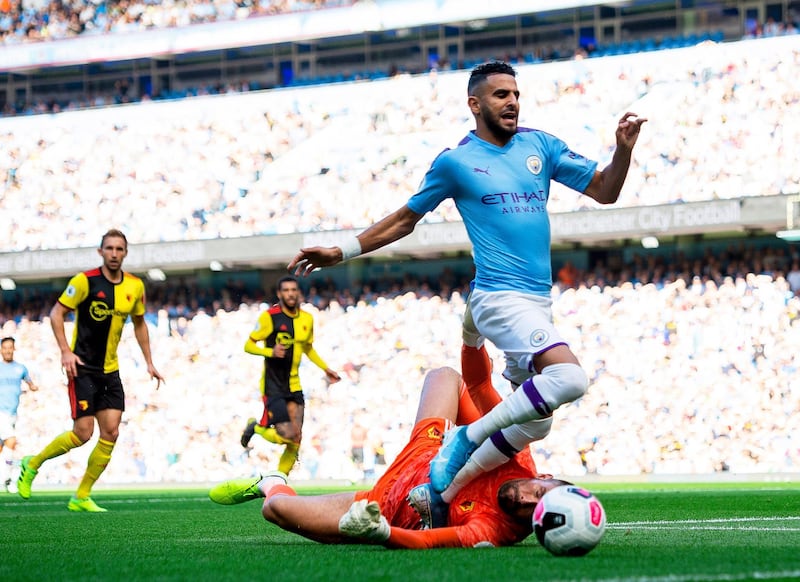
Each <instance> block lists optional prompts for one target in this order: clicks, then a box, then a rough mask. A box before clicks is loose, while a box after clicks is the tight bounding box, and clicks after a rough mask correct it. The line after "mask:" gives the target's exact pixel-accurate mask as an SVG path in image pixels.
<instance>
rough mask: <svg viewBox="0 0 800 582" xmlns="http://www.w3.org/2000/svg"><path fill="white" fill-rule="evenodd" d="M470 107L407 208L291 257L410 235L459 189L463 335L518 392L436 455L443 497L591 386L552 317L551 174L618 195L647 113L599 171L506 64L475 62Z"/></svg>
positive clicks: (319, 259)
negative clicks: (501, 358) (500, 362)
mask: <svg viewBox="0 0 800 582" xmlns="http://www.w3.org/2000/svg"><path fill="white" fill-rule="evenodd" d="M467 93H468V96H467V105H468V106H469V109H470V111H471V112H472V115H473V117H474V118H475V124H476V128H475V129H474V130H473V131H471V132H469V133H468V134H467V135H466V136H465V137H464V138H463V139H462V140H461V142H460V143H459V144H458V146H457V147H456V148H454V149H449V150H445V151H444V152H442V153H441V154H439V156H438V157H437V158H436V159H435V160H434V161H433V164H432V165H431V167H430V169H429V170H428V172H427V174H426V175H425V178H424V180H423V182H422V185H421V186H420V189H419V190H418V192H417V193H416V194H415V195H414V196H412V197H411V198H410V199H409V200H408V202H407V203H406V204H405V205H404V206H403V207H402V208H400V209H399V210H396V211H395V212H394V213H392V214H390V215H389V216H387V217H385V218H383V219H382V220H380V221H378V222H377V223H375V224H373V225H372V226H370V227H369V228H367V229H366V230H365V231H363V232H362V233H360V234H359V235H358V236H354V237H352V238H351V239H348V240H346V241H345V242H344V243H342V245H341V246H338V247H310V248H303V249H301V250H300V252H299V253H298V254H297V255H296V256H295V257H294V259H292V261H291V262H290V263H289V265H288V268H289V270H293V271H294V272H295V274H298V275H299V274H303V275H307V274H309V273H311V272H312V271H314V270H316V269H318V268H321V267H327V266H330V265H335V264H337V263H339V262H340V261H344V260H347V259H351V258H353V257H356V256H359V255H361V254H364V253H368V252H371V251H374V250H376V249H379V248H381V247H384V246H386V245H388V244H391V243H393V242H395V241H397V240H399V239H401V238H403V237H404V236H407V235H408V234H410V233H411V232H412V231H413V230H414V227H415V226H416V224H417V223H418V222H419V221H420V220H421V219H422V217H423V216H424V215H425V214H426V213H427V212H430V211H432V210H434V209H435V208H436V207H437V206H438V205H439V204H440V203H441V202H443V201H444V200H446V199H447V198H451V199H452V200H453V201H454V202H455V205H456V207H457V208H458V211H459V213H460V214H461V217H462V218H463V220H464V225H465V227H466V229H467V233H468V235H469V238H470V241H471V243H472V249H473V256H474V262H475V279H474V281H473V283H472V292H471V293H470V297H469V300H468V302H467V310H466V313H465V317H464V328H463V337H464V342H465V343H466V344H467V345H469V346H473V347H476V346H481V345H482V344H483V342H484V341H485V339H488V340H490V341H491V342H492V343H493V344H494V345H495V346H497V347H498V348H499V349H501V350H502V351H503V352H504V353H505V359H506V369H505V371H504V373H503V374H504V376H505V377H506V378H507V379H508V380H509V381H510V382H511V383H512V385H513V387H514V388H515V390H514V392H512V394H511V395H510V396H509V397H508V398H506V399H505V401H504V402H502V403H501V404H499V405H498V406H496V407H495V408H494V409H493V410H492V411H491V412H490V413H489V414H487V415H486V416H484V417H482V418H480V419H479V420H477V421H476V422H474V423H471V424H470V425H467V426H463V427H458V428H457V429H456V430H454V431H451V432H450V433H449V434H448V435H447V436H446V438H445V442H444V445H443V446H442V448H441V450H440V452H439V454H438V455H437V457H436V458H435V459H434V460H433V461H432V462H431V482H432V485H433V488H434V489H435V490H436V491H438V492H441V493H442V497H443V498H444V501H445V502H450V501H452V500H453V499H454V497H455V495H456V493H457V492H458V490H459V489H460V488H461V487H463V486H464V485H465V484H466V483H469V482H470V481H471V480H472V479H473V478H475V477H476V476H477V475H479V474H481V473H483V472H485V471H488V470H490V469H492V468H493V467H498V466H500V465H501V464H503V463H504V462H506V461H507V460H508V459H509V458H511V457H513V456H514V455H515V454H516V452H517V451H520V450H522V449H523V448H524V447H526V446H527V445H528V444H529V443H531V442H533V441H534V440H538V439H541V438H544V437H545V436H546V435H547V434H548V433H549V432H550V427H551V424H552V415H553V411H554V410H555V409H557V408H558V407H559V406H561V405H563V404H567V403H569V402H573V401H575V400H577V399H578V398H580V397H581V396H583V395H584V393H585V392H586V390H587V388H588V384H589V381H588V378H587V375H586V373H585V372H584V370H583V369H582V368H581V365H580V363H579V361H578V358H577V357H576V356H575V354H574V353H573V352H572V350H571V349H570V348H569V346H568V345H567V342H566V341H565V340H564V339H563V338H562V337H561V335H560V334H559V333H558V331H557V330H556V328H555V326H554V324H553V317H552V300H551V289H552V285H553V273H552V264H551V253H550V219H549V216H548V213H547V201H548V198H549V195H550V184H551V181H556V182H558V183H560V184H562V185H564V186H566V187H568V188H571V189H573V190H575V191H577V192H580V193H582V194H584V195H586V196H588V197H590V198H592V199H593V200H595V201H596V202H598V203H600V204H611V203H614V202H616V201H617V199H618V197H619V194H620V191H621V189H622V185H623V183H624V181H625V177H626V176H627V173H628V169H629V166H630V162H631V155H632V153H633V147H634V145H635V144H636V141H637V139H638V137H639V132H640V129H641V126H642V124H643V123H645V121H647V120H646V119H644V118H640V117H637V116H636V115H635V114H634V113H630V112H626V113H624V114H623V115H622V116H621V118H620V119H619V121H618V123H617V128H616V132H615V138H616V149H615V150H614V154H613V157H612V159H611V162H610V163H609V164H608V165H607V166H606V167H605V168H603V169H602V170H598V164H597V162H595V161H591V160H589V159H587V158H585V157H583V156H582V155H580V154H578V153H576V152H574V151H572V150H571V149H569V147H568V146H567V144H566V143H565V142H564V141H562V140H561V139H559V138H557V137H555V136H553V135H550V134H548V133H546V132H544V131H540V130H536V129H529V128H524V127H519V126H518V125H517V120H518V118H519V112H520V99H519V98H520V92H519V89H518V87H517V81H516V71H515V70H514V69H513V67H511V66H510V65H508V64H506V63H503V62H490V63H485V64H482V65H479V66H477V67H475V68H474V69H473V70H472V72H471V74H470V78H469V82H468V85H467Z"/></svg>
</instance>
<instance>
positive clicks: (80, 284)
mask: <svg viewBox="0 0 800 582" xmlns="http://www.w3.org/2000/svg"><path fill="white" fill-rule="evenodd" d="M58 302H59V303H61V304H62V305H63V306H64V307H66V308H68V309H71V310H73V311H75V325H74V329H73V332H72V342H71V344H70V347H71V348H72V351H73V352H75V355H77V356H78V357H79V358H80V359H81V360H83V363H84V364H85V368H86V369H87V370H89V371H92V372H103V373H106V374H107V373H110V372H116V371H117V370H119V360H118V359H117V347H118V346H119V341H120V338H121V337H122V328H123V327H124V325H125V322H126V321H127V320H128V316H130V315H144V312H145V293H144V282H143V281H142V280H141V279H140V278H139V277H137V276H135V275H131V274H130V273H123V276H122V281H120V282H119V283H112V282H111V281H109V280H108V279H106V278H105V276H103V272H102V271H101V270H100V269H99V268H97V269H92V270H90V271H84V272H83V273H78V274H77V275H75V276H74V277H72V279H70V281H69V284H68V285H67V288H66V289H64V292H63V293H62V294H61V297H59V298H58Z"/></svg>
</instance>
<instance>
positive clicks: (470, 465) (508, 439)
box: [442, 416, 553, 503]
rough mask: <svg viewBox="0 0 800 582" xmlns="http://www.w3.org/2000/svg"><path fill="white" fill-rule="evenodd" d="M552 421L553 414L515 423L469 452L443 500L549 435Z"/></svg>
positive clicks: (446, 499) (447, 499)
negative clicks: (470, 453)
mask: <svg viewBox="0 0 800 582" xmlns="http://www.w3.org/2000/svg"><path fill="white" fill-rule="evenodd" d="M552 424H553V417H552V416H550V417H548V418H543V419H539V420H529V421H528V422H526V423H524V424H515V425H514V426H510V427H508V428H504V429H503V430H501V431H498V432H496V433H495V434H493V435H492V438H489V439H486V440H485V441H483V442H482V443H481V446H479V447H478V448H477V449H475V451H474V452H473V453H472V455H470V458H469V460H468V461H467V464H466V465H464V466H463V467H462V468H461V470H459V472H458V473H456V476H455V477H454V478H453V482H452V483H451V484H450V486H449V487H448V488H447V489H445V490H444V492H443V493H442V499H444V500H445V502H447V503H450V502H451V501H452V500H453V498H454V497H455V496H456V493H458V492H459V491H460V490H461V488H462V487H464V486H465V485H466V484H467V483H469V482H470V481H472V480H473V479H474V478H475V477H477V476H478V475H480V474H481V473H486V472H487V471H491V470H492V469H495V468H497V467H499V466H500V465H502V464H503V463H505V462H506V461H508V460H509V459H511V458H513V457H514V455H516V454H517V453H518V452H520V451H521V450H523V449H524V448H525V447H527V446H528V445H529V444H531V443H532V442H534V441H538V440H541V439H543V438H544V437H546V436H547V435H548V434H549V433H550V427H551V426H552Z"/></svg>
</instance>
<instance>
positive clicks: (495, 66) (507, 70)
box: [467, 61, 517, 95]
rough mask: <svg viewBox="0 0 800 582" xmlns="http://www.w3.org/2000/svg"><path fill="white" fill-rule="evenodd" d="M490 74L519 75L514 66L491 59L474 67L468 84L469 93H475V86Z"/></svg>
mask: <svg viewBox="0 0 800 582" xmlns="http://www.w3.org/2000/svg"><path fill="white" fill-rule="evenodd" d="M489 75H511V76H512V77H516V76H517V71H515V70H514V67H512V66H511V65H509V64H508V63H506V62H503V61H489V62H488V63H483V64H480V65H478V66H477V67H475V68H474V69H472V72H471V73H470V75H469V83H468V84H467V94H468V95H474V94H475V88H476V87H477V86H478V85H480V84H481V83H483V82H484V81H485V80H486V78H487V77H488V76H489Z"/></svg>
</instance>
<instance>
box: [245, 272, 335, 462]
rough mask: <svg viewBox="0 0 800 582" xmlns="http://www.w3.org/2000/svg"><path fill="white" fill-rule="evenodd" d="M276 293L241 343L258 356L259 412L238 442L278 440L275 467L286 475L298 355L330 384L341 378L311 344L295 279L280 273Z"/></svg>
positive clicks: (297, 424)
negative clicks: (260, 368) (261, 404)
mask: <svg viewBox="0 0 800 582" xmlns="http://www.w3.org/2000/svg"><path fill="white" fill-rule="evenodd" d="M277 294H278V303H277V304H276V305H274V306H272V307H270V308H269V309H268V310H266V311H264V312H263V313H261V315H260V316H259V317H258V323H257V324H256V328H255V329H254V330H253V332H252V333H251V334H250V337H248V338H247V341H246V342H245V344H244V351H245V352H247V353H248V354H253V355H256V356H261V357H263V358H264V372H263V373H262V375H261V395H262V399H263V402H264V412H263V414H262V416H261V420H259V421H256V419H255V418H251V419H249V420H248V422H247V426H246V427H245V429H244V432H243V433H242V446H243V447H247V446H248V444H249V443H250V439H251V438H253V435H254V434H258V435H260V436H262V437H263V438H264V439H266V440H268V441H269V442H271V443H275V444H279V445H284V447H285V448H284V450H283V453H282V454H281V458H280V460H279V461H278V470H279V471H281V472H282V473H285V474H288V473H289V471H291V470H292V467H293V466H294V464H295V462H296V461H297V457H298V454H299V451H300V441H301V440H302V431H303V413H304V410H305V399H304V397H303V388H302V386H301V385H300V375H299V373H298V371H299V368H300V361H301V359H302V357H303V354H305V355H306V356H308V359H309V360H311V361H312V362H314V364H316V365H317V366H318V367H319V368H321V369H322V370H324V371H325V375H326V376H327V378H328V382H330V383H331V384H333V383H335V382H338V381H339V380H341V378H340V377H339V374H338V373H336V372H335V371H334V370H332V369H331V368H329V367H328V364H326V363H325V362H324V361H323V359H322V358H321V357H320V356H319V354H317V352H316V350H315V349H314V320H313V318H312V317H311V314H310V313H308V312H307V311H303V310H302V309H300V306H299V302H300V288H299V287H298V285H297V279H295V278H294V277H291V276H286V277H282V278H281V279H280V280H279V281H278V290H277ZM259 344H262V345H259Z"/></svg>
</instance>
